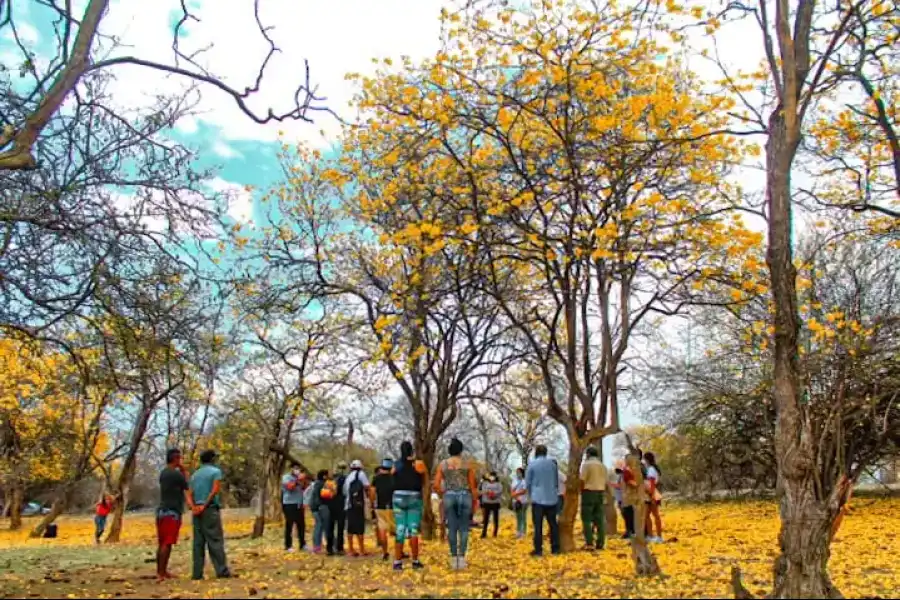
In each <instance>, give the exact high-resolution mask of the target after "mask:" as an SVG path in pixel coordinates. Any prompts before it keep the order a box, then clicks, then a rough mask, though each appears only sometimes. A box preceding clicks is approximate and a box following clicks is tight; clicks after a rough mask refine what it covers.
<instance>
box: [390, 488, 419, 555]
mask: <svg viewBox="0 0 900 600" xmlns="http://www.w3.org/2000/svg"><path fill="white" fill-rule="evenodd" d="M422 506H423V505H422V494H420V493H419V492H394V497H393V509H394V522H395V524H396V526H397V533H396V535H395V538H394V539H396V540H397V542H399V543H401V544H402V543H403V542H405V541H406V540H407V539H410V538H414V537H419V525H420V524H421V523H422Z"/></svg>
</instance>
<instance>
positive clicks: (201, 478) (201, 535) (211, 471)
mask: <svg viewBox="0 0 900 600" xmlns="http://www.w3.org/2000/svg"><path fill="white" fill-rule="evenodd" d="M215 459H216V453H215V451H214V450H206V451H205V452H203V454H201V455H200V463H201V465H200V468H199V469H197V470H196V471H194V474H193V475H192V476H191V495H192V497H193V502H194V508H193V513H194V569H193V579H194V580H200V579H203V567H204V562H205V560H206V550H207V548H208V549H209V559H210V561H212V564H213V567H214V568H215V571H216V577H218V578H219V579H224V578H228V577H231V571H229V570H228V563H227V561H226V559H225V534H224V532H223V530H222V515H221V514H220V513H219V492H220V491H221V489H222V470H221V469H219V467H217V466H215V465H214V464H213V461H214V460H215Z"/></svg>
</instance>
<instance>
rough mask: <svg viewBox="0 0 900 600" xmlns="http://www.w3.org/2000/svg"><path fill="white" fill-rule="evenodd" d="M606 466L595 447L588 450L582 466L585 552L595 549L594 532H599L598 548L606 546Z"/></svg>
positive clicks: (582, 514) (582, 513)
mask: <svg viewBox="0 0 900 600" xmlns="http://www.w3.org/2000/svg"><path fill="white" fill-rule="evenodd" d="M606 486H607V473H606V465H604V464H603V463H602V462H601V461H600V452H599V450H597V448H595V447H593V446H592V447H590V448H588V449H587V460H585V461H584V463H583V464H582V465H581V521H582V524H583V526H584V543H585V546H584V547H585V550H593V549H594V547H595V546H594V543H595V542H594V532H595V531H596V532H597V541H596V544H597V545H596V548H597V549H598V550H602V549H603V548H604V546H605V545H606V513H605V512H604V510H603V500H604V498H605V496H606Z"/></svg>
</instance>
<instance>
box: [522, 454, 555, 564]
mask: <svg viewBox="0 0 900 600" xmlns="http://www.w3.org/2000/svg"><path fill="white" fill-rule="evenodd" d="M525 489H526V491H527V492H528V497H529V498H531V520H532V524H533V526H534V550H532V552H531V555H532V556H541V555H543V553H544V548H543V546H544V540H543V537H544V536H543V534H544V521H545V520H546V521H547V525H548V526H549V527H550V551H551V552H553V554H559V524H558V523H557V522H556V511H557V508H558V504H559V467H558V466H557V464H556V461H555V460H550V459H549V458H547V446H544V445H543V444H540V445H538V446H537V447H536V448H535V449H534V460H533V461H531V463H530V464H529V465H528V469H527V470H526V471H525Z"/></svg>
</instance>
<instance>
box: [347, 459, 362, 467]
mask: <svg viewBox="0 0 900 600" xmlns="http://www.w3.org/2000/svg"><path fill="white" fill-rule="evenodd" d="M350 468H351V469H362V468H363V465H362V461H361V460H354V461H353V462H352V463H350Z"/></svg>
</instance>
